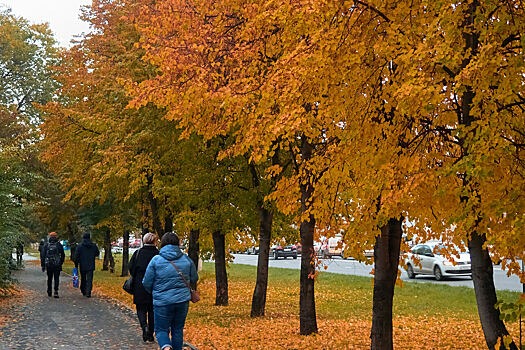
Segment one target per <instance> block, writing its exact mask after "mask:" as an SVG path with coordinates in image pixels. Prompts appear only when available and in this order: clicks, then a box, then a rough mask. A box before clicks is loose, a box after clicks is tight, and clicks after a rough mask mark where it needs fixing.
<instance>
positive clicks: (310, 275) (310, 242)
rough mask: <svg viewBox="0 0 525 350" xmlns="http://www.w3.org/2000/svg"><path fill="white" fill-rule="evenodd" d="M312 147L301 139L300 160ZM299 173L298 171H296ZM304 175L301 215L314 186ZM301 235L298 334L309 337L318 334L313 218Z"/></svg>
mask: <svg viewBox="0 0 525 350" xmlns="http://www.w3.org/2000/svg"><path fill="white" fill-rule="evenodd" d="M312 152H313V146H312V144H310V143H309V142H308V141H306V140H304V139H303V142H302V145H301V158H302V159H303V161H305V162H306V161H308V160H310V159H311V158H312ZM297 170H298V171H299V169H297ZM305 171H306V174H305V175H304V178H303V179H301V182H300V185H299V188H300V191H301V214H305V213H307V212H308V210H309V209H310V207H311V205H312V197H313V193H314V186H313V184H312V176H311V175H312V174H310V173H309V172H308V171H307V169H305ZM299 230H300V234H301V246H302V253H301V275H300V282H299V283H300V291H299V323H300V324H299V333H300V334H301V335H310V334H313V333H317V332H318V328H317V315H316V310H315V280H314V276H315V263H314V231H315V217H314V215H313V214H309V215H308V219H307V220H303V221H302V222H301V226H300V229H299Z"/></svg>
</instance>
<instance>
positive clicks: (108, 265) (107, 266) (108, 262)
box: [102, 229, 115, 273]
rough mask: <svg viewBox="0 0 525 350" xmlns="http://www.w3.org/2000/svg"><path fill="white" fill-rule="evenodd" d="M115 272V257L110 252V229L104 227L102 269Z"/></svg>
mask: <svg viewBox="0 0 525 350" xmlns="http://www.w3.org/2000/svg"><path fill="white" fill-rule="evenodd" d="M108 270H109V272H111V273H113V272H115V259H114V258H113V253H112V252H111V231H110V229H106V231H105V232H104V261H103V264H102V271H108Z"/></svg>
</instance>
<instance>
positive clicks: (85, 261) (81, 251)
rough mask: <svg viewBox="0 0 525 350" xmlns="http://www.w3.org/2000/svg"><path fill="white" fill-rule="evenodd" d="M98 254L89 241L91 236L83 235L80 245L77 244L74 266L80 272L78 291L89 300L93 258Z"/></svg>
mask: <svg viewBox="0 0 525 350" xmlns="http://www.w3.org/2000/svg"><path fill="white" fill-rule="evenodd" d="M99 254H100V251H99V250H98V247H97V245H96V244H95V243H93V242H92V241H91V235H90V234H89V233H84V235H83V236H82V243H80V244H79V246H78V247H77V249H76V251H75V258H74V259H73V261H74V262H75V266H76V265H78V266H79V270H80V291H81V292H82V295H83V296H85V297H88V298H91V290H92V289H93V272H94V271H95V258H97V257H98V256H99Z"/></svg>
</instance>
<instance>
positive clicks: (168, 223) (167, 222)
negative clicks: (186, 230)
mask: <svg viewBox="0 0 525 350" xmlns="http://www.w3.org/2000/svg"><path fill="white" fill-rule="evenodd" d="M164 232H173V220H172V218H171V216H166V217H165V218H164Z"/></svg>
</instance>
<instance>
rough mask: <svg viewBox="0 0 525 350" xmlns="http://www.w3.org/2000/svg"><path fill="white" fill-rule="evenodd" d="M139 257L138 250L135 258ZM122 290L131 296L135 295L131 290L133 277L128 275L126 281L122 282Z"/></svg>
mask: <svg viewBox="0 0 525 350" xmlns="http://www.w3.org/2000/svg"><path fill="white" fill-rule="evenodd" d="M139 256H140V249H139V250H138V251H137V258H136V259H138V258H139ZM122 289H124V291H126V293H129V294H131V295H133V294H134V293H135V290H134V289H133V275H130V276H129V278H128V279H127V280H125V281H124V284H123V285H122Z"/></svg>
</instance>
